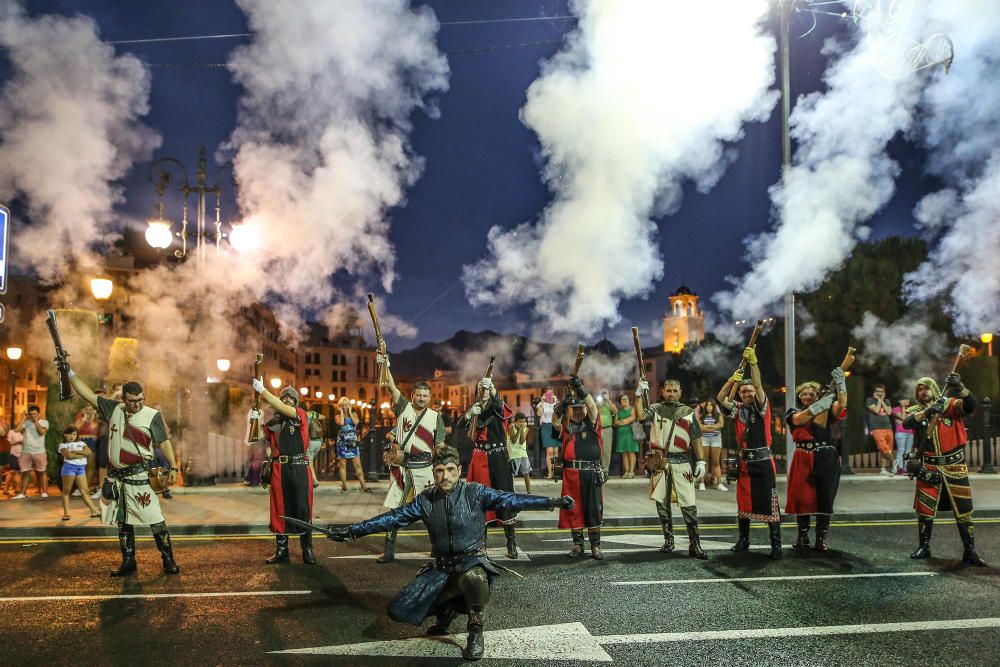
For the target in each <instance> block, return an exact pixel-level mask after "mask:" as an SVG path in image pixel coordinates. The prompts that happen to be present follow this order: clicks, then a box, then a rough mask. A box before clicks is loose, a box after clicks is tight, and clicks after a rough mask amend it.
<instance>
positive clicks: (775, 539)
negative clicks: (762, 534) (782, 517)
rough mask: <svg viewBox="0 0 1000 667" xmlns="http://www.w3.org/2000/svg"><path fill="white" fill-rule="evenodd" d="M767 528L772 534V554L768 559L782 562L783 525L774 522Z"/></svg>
mask: <svg viewBox="0 0 1000 667" xmlns="http://www.w3.org/2000/svg"><path fill="white" fill-rule="evenodd" d="M767 527H768V530H769V531H770V532H771V553H770V554H768V556H767V557H768V558H770V559H771V560H781V523H780V522H778V521H772V522H771V523H769V524H767Z"/></svg>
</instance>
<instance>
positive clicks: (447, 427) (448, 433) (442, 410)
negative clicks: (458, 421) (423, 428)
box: [432, 401, 455, 445]
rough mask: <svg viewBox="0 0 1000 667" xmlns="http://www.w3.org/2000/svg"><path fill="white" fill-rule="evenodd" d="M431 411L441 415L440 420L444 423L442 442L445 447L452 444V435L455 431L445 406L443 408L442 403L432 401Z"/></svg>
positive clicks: (453, 422) (453, 421) (452, 420)
mask: <svg viewBox="0 0 1000 667" xmlns="http://www.w3.org/2000/svg"><path fill="white" fill-rule="evenodd" d="M432 409H433V410H435V411H437V413H438V414H439V415H441V420H442V421H443V422H444V442H445V444H446V445H452V444H453V438H452V433H454V431H455V420H454V419H453V418H452V416H451V415H450V414H448V411H447V406H445V404H444V401H434V407H433V408H432Z"/></svg>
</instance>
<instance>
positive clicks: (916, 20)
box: [714, 2, 941, 318]
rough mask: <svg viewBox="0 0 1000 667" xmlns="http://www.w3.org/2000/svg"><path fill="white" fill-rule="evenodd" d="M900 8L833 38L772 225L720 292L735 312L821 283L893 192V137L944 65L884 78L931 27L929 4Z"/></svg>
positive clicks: (796, 133) (800, 124) (803, 115)
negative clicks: (910, 39) (741, 271)
mask: <svg viewBox="0 0 1000 667" xmlns="http://www.w3.org/2000/svg"><path fill="white" fill-rule="evenodd" d="M876 4H880V3H876ZM928 4H929V3H928ZM893 8H894V10H893V15H892V17H891V21H888V19H886V22H887V23H889V24H891V29H890V28H888V27H887V23H876V22H875V21H874V19H872V21H868V20H862V21H859V22H858V23H857V24H856V26H857V27H854V28H851V32H852V35H851V37H852V38H853V39H854V40H855V42H856V43H855V44H854V45H853V46H851V45H848V44H842V43H839V42H830V43H828V44H827V46H826V48H825V52H826V54H828V55H829V56H830V57H831V58H832V59H833V62H832V64H831V65H830V66H829V67H828V69H827V71H826V74H825V75H824V82H825V84H826V90H825V91H822V92H815V93H811V94H809V95H806V96H804V97H802V98H801V99H799V100H798V102H797V104H796V106H795V108H794V110H793V112H792V116H791V118H790V125H791V133H792V137H793V138H794V139H795V141H797V142H798V148H797V150H796V152H795V154H794V157H793V164H792V166H791V167H790V168H789V169H788V171H787V173H786V175H785V178H784V180H783V181H782V182H780V183H778V184H776V185H775V186H773V187H772V189H771V199H772V201H773V203H774V216H775V218H776V220H775V229H774V230H773V231H769V232H766V233H763V234H760V235H759V236H756V237H753V238H751V239H749V241H748V244H747V260H748V262H749V263H750V265H751V269H750V271H749V273H748V274H746V275H745V276H743V277H741V278H739V279H735V278H733V279H732V282H733V288H732V289H731V290H729V291H724V292H721V293H719V294H717V295H715V297H714V299H715V301H716V302H717V303H718V304H719V305H720V306H721V307H722V309H723V310H725V311H727V312H730V313H732V314H733V315H734V316H736V317H749V318H752V317H758V316H760V314H761V313H765V312H768V309H769V307H770V306H771V305H772V304H773V303H774V302H775V301H777V300H778V299H780V298H781V297H782V295H784V294H785V293H787V292H792V291H808V290H812V289H814V288H815V287H816V286H818V285H819V284H820V283H821V282H822V280H823V278H824V277H825V276H826V275H827V274H828V273H829V272H830V271H833V270H834V269H836V268H837V267H838V266H839V265H840V264H841V263H842V262H843V261H844V260H845V259H846V258H847V256H848V254H849V253H850V252H851V250H853V248H854V246H855V244H856V243H857V242H858V240H863V239H865V238H867V236H868V233H869V230H868V227H867V226H865V223H866V222H867V221H868V220H869V219H870V218H871V217H872V216H873V215H874V214H875V213H876V212H877V211H879V209H881V208H882V207H883V206H885V204H886V203H887V202H888V201H889V199H890V198H891V197H892V195H893V193H894V191H895V183H894V181H895V178H896V176H897V174H898V173H899V165H898V164H897V163H896V162H894V161H893V160H892V159H890V158H889V156H888V154H887V152H886V147H887V144H888V142H889V141H890V140H891V139H892V138H893V137H894V136H895V135H897V134H898V133H900V132H903V131H906V130H907V129H908V128H909V127H910V126H911V124H912V122H913V118H914V110H915V107H916V105H917V103H918V101H919V99H920V92H921V86H922V85H923V82H924V81H925V80H926V79H927V78H928V77H933V76H937V75H939V74H940V73H941V72H940V71H937V70H931V69H925V70H920V71H913V70H911V69H910V68H908V67H907V68H901V69H897V70H896V71H895V73H896V75H897V76H895V77H894V78H888V77H887V76H886V70H887V63H894V62H898V61H899V60H900V59H901V56H900V54H901V53H904V52H906V50H907V48H908V44H907V43H906V41H905V39H904V36H917V38H919V37H920V36H925V33H926V27H925V25H924V23H923V21H924V18H925V17H924V16H923V15H922V14H921V10H922V9H923V3H912V2H899V3H894V4H893ZM882 18H885V17H882Z"/></svg>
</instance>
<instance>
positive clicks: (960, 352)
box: [927, 343, 972, 437]
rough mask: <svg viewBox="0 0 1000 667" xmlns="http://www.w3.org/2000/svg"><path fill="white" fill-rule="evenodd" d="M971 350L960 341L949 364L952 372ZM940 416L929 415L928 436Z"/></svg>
mask: <svg viewBox="0 0 1000 667" xmlns="http://www.w3.org/2000/svg"><path fill="white" fill-rule="evenodd" d="M971 351H972V346H971V345H966V344H965V343H962V344H961V345H959V346H958V355H957V356H956V357H955V363H953V364H952V365H951V372H952V373H957V372H958V367H959V365H960V364H961V363H962V360H963V359H965V358H966V357H967V356H968V355H969V352H971ZM940 417H941V415H940V414H936V415H934V416H933V417H931V419H930V421H928V422H927V433H928V437H930V434H931V433H933V432H934V429H935V428H937V423H938V419H939V418H940Z"/></svg>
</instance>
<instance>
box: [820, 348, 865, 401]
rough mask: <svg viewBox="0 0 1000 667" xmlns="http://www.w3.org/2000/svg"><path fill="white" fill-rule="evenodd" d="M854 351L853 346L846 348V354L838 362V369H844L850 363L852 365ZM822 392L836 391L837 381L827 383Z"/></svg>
mask: <svg viewBox="0 0 1000 667" xmlns="http://www.w3.org/2000/svg"><path fill="white" fill-rule="evenodd" d="M855 352H857V349H856V348H853V347H848V348H847V354H845V355H844V360H843V361H841V362H840V370H842V371H846V370H847V369H849V368H850V367H851V366H852V365H854V353H855ZM823 393H824V394H836V393H837V383H836V382H833V381H831V382H830V384H828V385H827V387H826V391H825V392H823Z"/></svg>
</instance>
